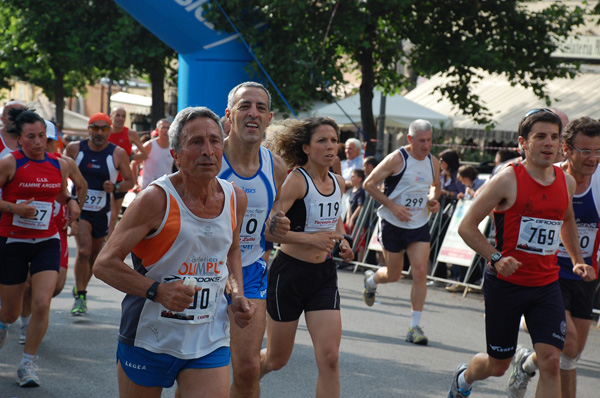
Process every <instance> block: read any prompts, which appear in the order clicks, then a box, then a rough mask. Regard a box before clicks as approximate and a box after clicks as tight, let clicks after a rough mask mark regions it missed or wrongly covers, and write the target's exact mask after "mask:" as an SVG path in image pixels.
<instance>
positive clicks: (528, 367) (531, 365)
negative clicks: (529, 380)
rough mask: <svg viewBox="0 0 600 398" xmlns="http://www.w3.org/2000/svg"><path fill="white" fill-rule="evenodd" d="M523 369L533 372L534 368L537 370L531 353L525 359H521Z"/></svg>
mask: <svg viewBox="0 0 600 398" xmlns="http://www.w3.org/2000/svg"><path fill="white" fill-rule="evenodd" d="M522 366H523V370H524V371H525V372H527V373H530V374H531V373H534V372H535V371H536V370H538V367H537V366H535V363H534V362H533V354H530V355H529V356H528V357H527V359H526V360H525V361H523V365H522Z"/></svg>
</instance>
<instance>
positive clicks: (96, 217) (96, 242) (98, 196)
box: [66, 113, 133, 316]
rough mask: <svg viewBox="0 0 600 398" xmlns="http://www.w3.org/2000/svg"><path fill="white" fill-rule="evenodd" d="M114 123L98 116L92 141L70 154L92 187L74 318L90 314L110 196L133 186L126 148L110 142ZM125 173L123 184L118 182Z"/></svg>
mask: <svg viewBox="0 0 600 398" xmlns="http://www.w3.org/2000/svg"><path fill="white" fill-rule="evenodd" d="M110 130H111V120H110V118H109V117H108V115H107V114H105V113H96V114H93V115H92V116H91V117H90V120H89V122H88V133H89V134H90V138H88V139H86V140H83V141H76V142H71V143H70V144H69V145H68V146H67V149H66V154H67V156H69V157H70V158H72V159H74V160H75V162H76V163H77V165H78V166H79V170H80V171H81V174H82V175H83V177H84V178H85V180H86V182H87V184H88V193H87V197H86V200H85V203H84V205H83V210H82V212H81V221H80V223H79V231H78V232H77V235H76V236H75V239H76V241H77V257H76V258H75V267H74V273H75V287H74V288H73V295H74V296H75V303H74V304H73V309H72V310H71V315H74V316H79V315H84V314H85V313H86V312H87V291H86V289H87V285H88V283H89V281H90V278H91V277H92V265H93V264H94V261H95V260H96V257H97V256H98V253H99V252H100V249H102V244H103V243H104V239H105V237H106V236H107V235H108V226H109V221H110V213H111V212H110V196H111V194H113V193H118V192H127V191H128V190H129V189H130V188H132V187H133V176H132V173H131V168H130V167H129V156H128V155H127V152H125V150H124V149H123V148H120V147H118V146H116V145H115V144H112V143H110V142H108V136H109V134H110ZM119 173H121V175H122V176H123V181H121V182H118V183H117V182H116V181H117V175H118V174H119Z"/></svg>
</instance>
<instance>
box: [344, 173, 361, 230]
mask: <svg viewBox="0 0 600 398" xmlns="http://www.w3.org/2000/svg"><path fill="white" fill-rule="evenodd" d="M364 180H365V172H364V171H363V170H362V169H354V170H353V171H352V176H350V181H351V182H352V191H351V192H350V207H348V214H347V215H346V232H348V233H352V230H353V229H354V224H355V223H356V219H357V218H358V215H359V214H360V211H361V209H362V207H363V204H364V203H365V190H364V189H363V187H362V184H363V181H364Z"/></svg>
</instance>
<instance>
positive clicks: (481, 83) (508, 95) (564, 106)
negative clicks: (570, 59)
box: [406, 71, 600, 141]
mask: <svg viewBox="0 0 600 398" xmlns="http://www.w3.org/2000/svg"><path fill="white" fill-rule="evenodd" d="M478 73H479V74H481V76H482V77H481V78H480V79H478V81H477V83H476V84H473V83H471V88H472V90H473V93H474V94H475V95H477V96H479V98H480V99H481V102H482V103H483V104H484V105H485V106H486V107H487V108H488V109H489V110H490V112H491V113H492V115H493V116H492V119H493V120H494V122H495V123H496V126H495V127H494V129H493V130H492V131H491V132H488V131H487V130H486V126H484V125H481V124H477V123H475V122H474V121H473V120H472V119H471V118H470V117H469V116H467V115H465V114H463V113H462V112H460V110H458V109H457V107H456V106H455V105H454V104H452V102H450V100H448V99H447V98H445V97H442V96H441V94H440V93H439V92H434V89H435V88H436V87H438V86H440V85H443V84H445V83H447V82H448V79H449V78H448V77H446V76H444V75H442V74H439V75H435V76H433V77H431V78H430V79H428V80H425V81H423V82H422V83H421V84H419V85H417V88H415V89H414V90H412V91H411V92H409V93H408V94H406V97H407V98H410V99H411V100H412V101H415V102H417V103H419V104H421V105H423V106H428V107H431V108H433V109H436V110H437V111H438V112H444V113H446V114H449V115H453V121H454V127H455V128H457V129H464V130H466V131H469V132H471V131H479V132H481V133H483V134H484V136H485V137H489V138H490V139H492V138H494V139H496V140H498V141H516V139H517V130H518V126H519V122H520V121H521V119H522V118H523V115H525V113H526V112H527V111H528V110H530V109H533V108H547V107H549V106H548V105H547V104H545V103H544V102H543V100H541V99H539V98H537V97H536V96H535V94H534V93H533V91H532V90H531V89H526V88H524V87H521V86H518V85H517V86H515V85H512V84H511V83H510V82H509V81H508V79H507V78H506V77H505V76H502V75H494V74H489V73H487V72H485V71H478ZM597 87H600V73H580V74H578V75H577V76H576V77H575V78H574V79H554V80H549V81H548V82H547V89H548V93H549V94H550V97H551V98H552V104H551V105H550V106H551V107H557V108H560V109H561V110H562V111H564V112H565V113H566V114H567V115H568V116H569V118H570V119H574V118H577V117H580V116H589V117H592V118H594V119H598V118H600V108H599V107H598V101H599V100H600V92H599V91H598V90H597V89H596V88H597Z"/></svg>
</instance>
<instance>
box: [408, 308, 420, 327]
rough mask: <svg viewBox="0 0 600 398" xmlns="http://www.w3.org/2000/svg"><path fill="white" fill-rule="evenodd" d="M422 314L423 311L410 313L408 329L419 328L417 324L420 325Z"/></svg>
mask: <svg viewBox="0 0 600 398" xmlns="http://www.w3.org/2000/svg"><path fill="white" fill-rule="evenodd" d="M422 314H423V311H411V317H410V327H411V328H414V327H415V326H419V324H420V323H421V315H422Z"/></svg>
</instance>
